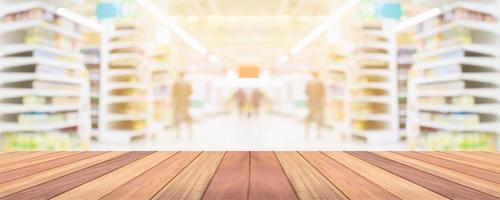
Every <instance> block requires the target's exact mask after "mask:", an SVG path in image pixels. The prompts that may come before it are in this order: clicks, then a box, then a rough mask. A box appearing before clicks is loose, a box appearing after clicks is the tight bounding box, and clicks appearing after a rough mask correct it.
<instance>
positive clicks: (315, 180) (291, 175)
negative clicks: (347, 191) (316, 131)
mask: <svg viewBox="0 0 500 200" xmlns="http://www.w3.org/2000/svg"><path fill="white" fill-rule="evenodd" d="M276 156H277V157H278V160H279V161H280V163H281V166H282V167H283V169H284V171H285V174H286V175H287V177H288V179H289V180H290V182H291V183H292V186H293V189H294V191H295V192H296V193H297V196H298V197H299V199H348V198H347V197H346V196H345V195H344V194H343V193H342V192H341V191H340V190H339V189H338V188H336V187H335V186H334V185H332V184H331V183H330V182H329V181H328V180H327V179H326V178H325V177H323V176H322V175H321V174H320V173H319V172H318V171H316V170H315V169H314V168H313V167H312V166H311V165H309V163H308V162H307V161H306V160H304V158H302V156H300V155H299V154H298V153H297V152H276Z"/></svg>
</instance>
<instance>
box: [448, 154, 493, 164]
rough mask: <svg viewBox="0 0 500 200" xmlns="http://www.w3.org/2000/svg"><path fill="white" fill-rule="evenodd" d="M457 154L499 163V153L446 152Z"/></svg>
mask: <svg viewBox="0 0 500 200" xmlns="http://www.w3.org/2000/svg"><path fill="white" fill-rule="evenodd" d="M447 153H450V154H453V155H457V156H463V157H467V158H471V159H475V160H481V161H483V162H487V163H491V164H494V165H500V155H497V154H491V153H485V152H447Z"/></svg>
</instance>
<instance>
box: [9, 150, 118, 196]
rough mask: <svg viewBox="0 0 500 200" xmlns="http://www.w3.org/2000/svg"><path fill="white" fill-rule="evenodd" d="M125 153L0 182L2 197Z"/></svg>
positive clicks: (93, 158)
mask: <svg viewBox="0 0 500 200" xmlns="http://www.w3.org/2000/svg"><path fill="white" fill-rule="evenodd" d="M123 154H125V152H108V153H104V154H101V155H97V156H93V157H90V158H87V159H83V160H80V161H77V162H74V163H70V164H67V165H63V166H60V167H56V168H54V169H50V170H46V171H43V172H40V173H37V174H33V175H30V176H25V177H22V178H19V179H16V180H13V181H10V182H5V183H2V184H0V197H4V196H7V195H10V194H13V193H16V192H19V191H21V190H24V189H26V188H30V187H33V186H35V185H38V184H41V183H44V182H47V181H50V180H53V179H56V178H59V177H61V176H64V175H67V174H70V173H73V172H75V171H78V170H81V169H84V168H86V167H89V166H92V165H95V164H97V163H100V162H104V161H106V160H109V159H113V158H115V157H118V156H120V155H123Z"/></svg>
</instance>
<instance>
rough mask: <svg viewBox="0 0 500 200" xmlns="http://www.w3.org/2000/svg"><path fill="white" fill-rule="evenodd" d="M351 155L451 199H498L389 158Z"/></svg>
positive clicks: (369, 154) (354, 153)
mask: <svg viewBox="0 0 500 200" xmlns="http://www.w3.org/2000/svg"><path fill="white" fill-rule="evenodd" d="M349 154H351V155H353V156H356V157H357V158H360V159H362V160H364V161H366V162H369V163H371V164H373V165H376V166H377V167H380V168H382V169H384V170H387V171H390V172H391V173H393V174H396V175H398V176H400V177H403V178H405V179H407V180H411V181H412V182H414V183H416V184H419V185H420V186H422V187H425V188H427V189H429V190H432V191H434V192H436V193H438V194H441V195H443V196H445V197H448V198H450V199H470V200H477V199H484V200H486V199H491V200H493V199H496V198H495V197H493V196H491V195H488V194H485V193H482V192H479V191H477V190H474V189H472V188H469V187H466V186H463V185H461V184H457V183H455V182H453V181H450V180H447V179H444V178H441V177H438V176H435V175H432V174H429V173H427V172H424V171H422V170H418V169H416V168H413V167H410V166H407V165H403V164H401V163H398V162H395V161H392V160H389V159H387V158H384V157H381V156H378V155H376V154H374V153H370V152H349Z"/></svg>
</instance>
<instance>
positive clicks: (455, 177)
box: [376, 152, 500, 198]
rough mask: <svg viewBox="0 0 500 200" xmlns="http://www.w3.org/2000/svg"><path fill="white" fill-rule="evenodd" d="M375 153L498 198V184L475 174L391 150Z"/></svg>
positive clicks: (499, 196)
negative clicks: (468, 173)
mask: <svg viewBox="0 0 500 200" xmlns="http://www.w3.org/2000/svg"><path fill="white" fill-rule="evenodd" d="M376 154H378V155H380V156H383V157H385V158H388V159H391V160H394V161H396V162H399V163H401V164H404V165H407V166H412V167H414V168H417V169H419V170H422V171H425V172H427V173H431V174H434V175H436V176H439V177H442V178H446V179H448V180H450V181H453V182H456V183H459V184H462V185H465V186H468V187H470V188H473V189H475V190H478V191H481V192H484V193H487V194H490V195H493V196H496V197H498V198H500V184H498V183H493V182H490V181H487V180H484V179H480V178H477V177H475V176H470V175H467V174H463V173H459V172H457V171H453V170H451V169H448V168H444V167H439V166H436V165H432V164H429V163H426V162H423V161H420V160H416V159H413V158H409V157H406V156H403V155H399V154H396V153H391V152H376Z"/></svg>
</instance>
